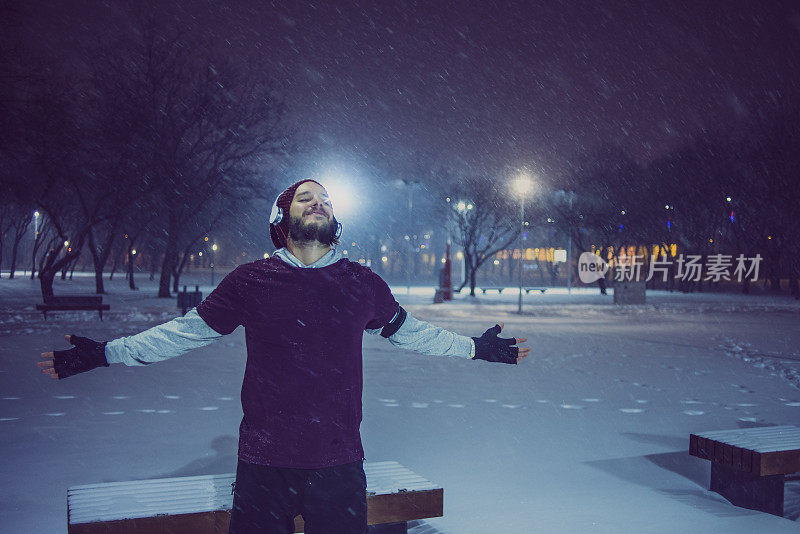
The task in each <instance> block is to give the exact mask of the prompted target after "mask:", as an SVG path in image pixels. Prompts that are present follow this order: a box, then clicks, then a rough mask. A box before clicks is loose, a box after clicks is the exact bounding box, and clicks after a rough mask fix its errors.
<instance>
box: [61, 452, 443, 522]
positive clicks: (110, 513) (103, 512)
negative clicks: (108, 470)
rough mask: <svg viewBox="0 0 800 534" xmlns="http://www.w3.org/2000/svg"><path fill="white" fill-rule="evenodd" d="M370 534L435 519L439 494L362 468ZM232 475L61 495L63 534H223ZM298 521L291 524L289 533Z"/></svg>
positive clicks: (409, 477)
mask: <svg viewBox="0 0 800 534" xmlns="http://www.w3.org/2000/svg"><path fill="white" fill-rule="evenodd" d="M364 472H365V474H366V475H367V523H368V524H370V525H379V527H377V528H376V527H373V530H372V531H371V532H375V533H376V534H377V533H381V534H396V533H397V534H400V533H403V534H404V533H405V532H407V525H406V522H407V521H411V520H414V519H425V518H428V517H441V516H442V515H443V514H444V490H443V489H442V488H441V487H438V486H436V485H435V484H433V483H432V482H430V481H428V480H426V479H424V478H422V477H421V476H419V475H417V474H416V473H414V472H413V471H411V470H410V469H408V468H406V467H404V466H402V465H400V464H399V463H397V462H365V463H364ZM234 479H235V475H234V474H224V475H201V476H191V477H177V478H162V479H152V480H137V481H131V482H110V483H103V484H89V485H83V486H73V487H71V488H69V489H68V490H67V518H68V527H67V530H68V533H69V534H98V533H101V532H102V533H104V534H116V533H123V532H124V533H125V534H138V533H141V534H144V533H150V532H176V533H178V532H191V533H193V534H226V533H227V532H228V524H229V523H230V510H231V507H232V505H233V494H232V489H233V482H234ZM302 531H303V520H302V518H301V517H297V518H295V532H302Z"/></svg>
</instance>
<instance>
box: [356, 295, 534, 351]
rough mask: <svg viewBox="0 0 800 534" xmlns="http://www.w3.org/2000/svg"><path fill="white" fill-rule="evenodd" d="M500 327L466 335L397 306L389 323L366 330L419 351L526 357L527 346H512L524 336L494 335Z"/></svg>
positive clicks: (406, 347)
mask: <svg viewBox="0 0 800 534" xmlns="http://www.w3.org/2000/svg"><path fill="white" fill-rule="evenodd" d="M502 327H503V326H502V324H500V325H496V326H495V327H493V328H490V329H489V330H487V331H486V332H484V334H483V336H481V337H479V338H475V337H473V338H469V337H467V336H462V335H460V334H456V333H455V332H451V331H449V330H445V329H444V328H441V327H438V326H434V325H432V324H431V323H428V322H425V321H420V320H419V319H417V318H416V317H414V316H413V315H411V314H410V313H408V312H406V311H405V310H404V309H403V308H402V307H400V309H399V310H398V312H397V314H396V315H395V316H394V318H393V319H392V321H390V322H389V324H387V325H386V326H385V327H383V328H378V329H368V330H367V332H369V333H370V334H380V335H382V336H383V337H386V338H388V339H389V342H390V343H392V344H393V345H396V346H398V347H402V348H404V349H408V350H413V351H415V352H420V353H422V354H429V355H442V356H459V357H461V358H470V359H479V360H487V361H491V362H501V363H517V362H519V361H521V360H522V359H523V358H525V357H526V356H528V353H530V350H531V349H530V348H527V347H524V348H523V347H516V346H514V345H516V344H517V343H523V342H525V341H527V340H526V339H525V338H509V339H503V338H499V337H497V334H499V333H500V331H501V330H502ZM495 329H497V330H496V331H495Z"/></svg>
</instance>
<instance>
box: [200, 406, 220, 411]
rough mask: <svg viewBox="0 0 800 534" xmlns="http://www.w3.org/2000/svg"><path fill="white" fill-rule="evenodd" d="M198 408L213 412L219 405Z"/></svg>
mask: <svg viewBox="0 0 800 534" xmlns="http://www.w3.org/2000/svg"><path fill="white" fill-rule="evenodd" d="M200 409H201V410H203V411H204V412H213V411H214V410H219V406H203V407H202V408H200Z"/></svg>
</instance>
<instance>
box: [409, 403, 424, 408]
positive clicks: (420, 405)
mask: <svg viewBox="0 0 800 534" xmlns="http://www.w3.org/2000/svg"><path fill="white" fill-rule="evenodd" d="M411 407H412V408H427V407H428V403H427V402H412V403H411Z"/></svg>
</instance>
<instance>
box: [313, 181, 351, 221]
mask: <svg viewBox="0 0 800 534" xmlns="http://www.w3.org/2000/svg"><path fill="white" fill-rule="evenodd" d="M320 183H322V185H323V187H325V189H326V190H327V191H328V197H329V198H330V199H331V204H332V205H333V214H334V215H335V216H336V218H337V219H342V218H344V217H348V216H350V215H353V212H354V211H355V208H356V206H357V204H358V202H357V193H356V189H355V187H354V186H353V184H352V182H350V181H349V180H347V179H345V178H341V177H338V176H326V177H325V178H323V179H322V180H320Z"/></svg>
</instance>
